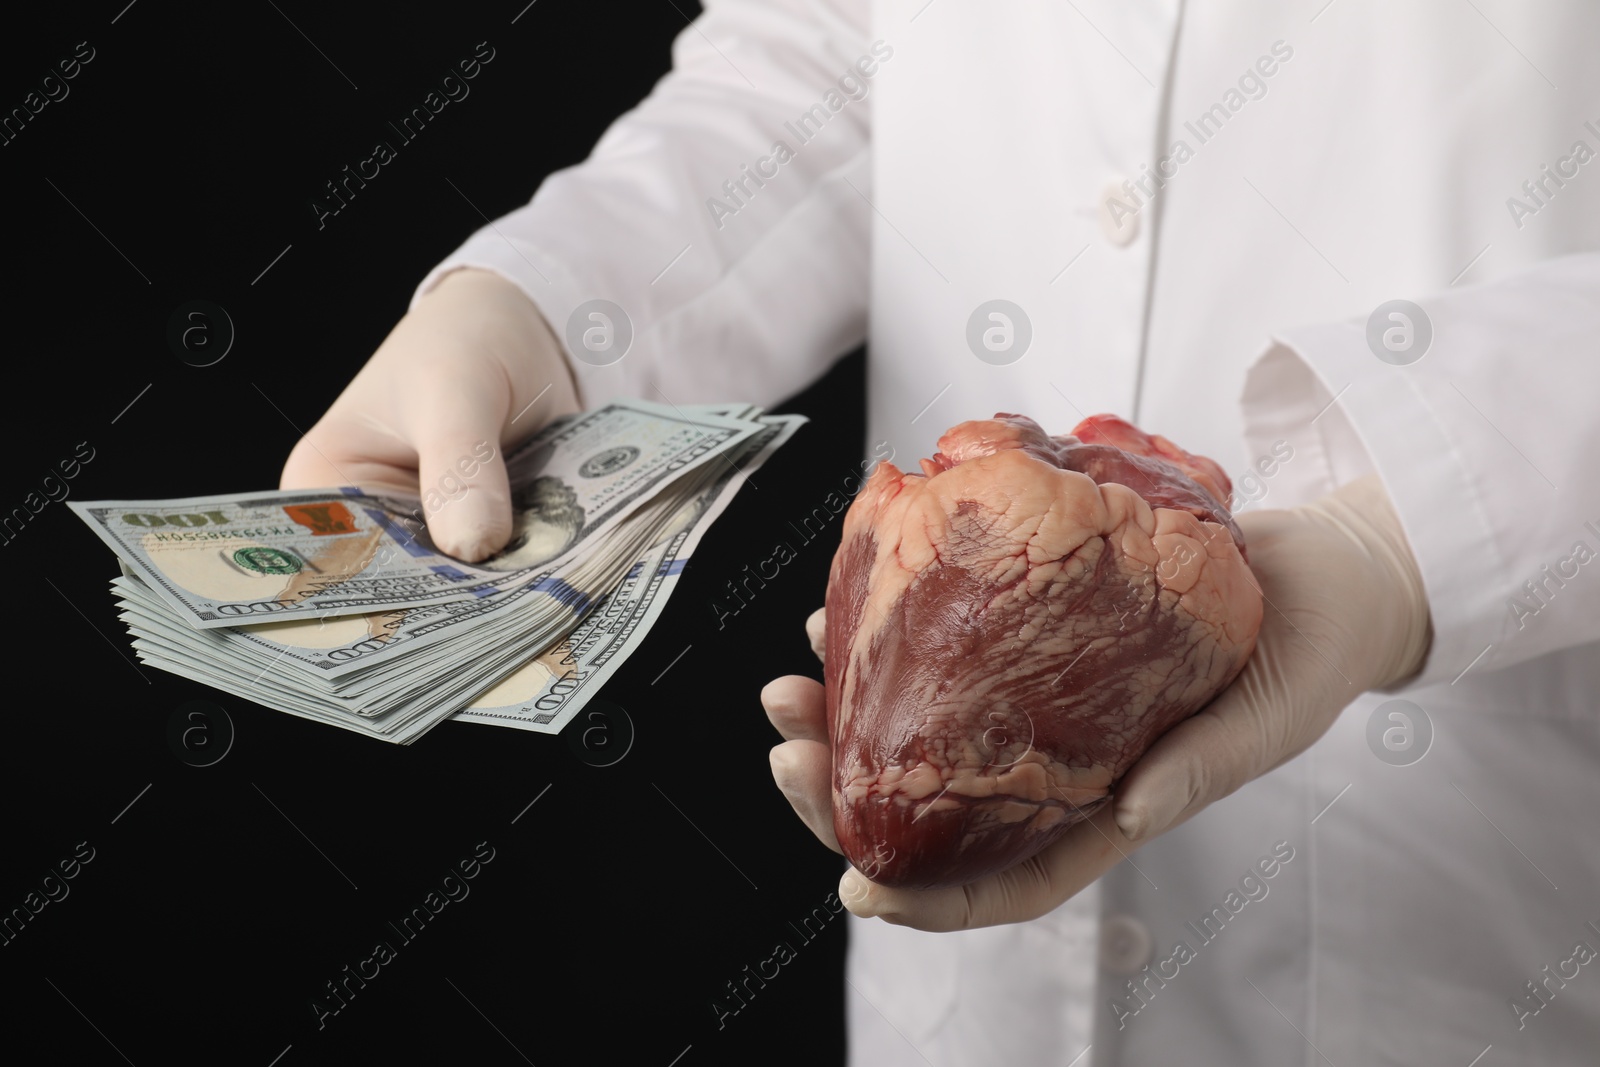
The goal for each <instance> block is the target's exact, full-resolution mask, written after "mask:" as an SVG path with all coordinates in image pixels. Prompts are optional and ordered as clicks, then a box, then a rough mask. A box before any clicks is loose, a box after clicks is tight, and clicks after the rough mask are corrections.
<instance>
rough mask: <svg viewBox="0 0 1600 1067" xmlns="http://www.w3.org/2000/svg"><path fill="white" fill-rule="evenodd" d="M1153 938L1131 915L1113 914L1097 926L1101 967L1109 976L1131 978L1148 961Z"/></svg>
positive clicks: (1153, 942) (1153, 941) (1153, 944)
mask: <svg viewBox="0 0 1600 1067" xmlns="http://www.w3.org/2000/svg"><path fill="white" fill-rule="evenodd" d="M1154 947H1155V939H1154V938H1152V937H1151V936H1150V931H1149V929H1148V928H1147V927H1146V926H1145V924H1144V923H1142V922H1140V921H1139V920H1138V919H1135V918H1134V917H1133V916H1131V915H1113V916H1111V917H1109V918H1108V919H1106V921H1105V922H1104V923H1103V924H1101V927H1100V966H1101V967H1102V968H1104V969H1105V970H1107V971H1110V972H1111V973H1112V974H1116V975H1122V976H1124V977H1126V976H1128V975H1134V974H1138V973H1139V968H1141V967H1143V966H1144V965H1145V964H1147V963H1149V962H1150V953H1151V950H1152V949H1153V948H1154Z"/></svg>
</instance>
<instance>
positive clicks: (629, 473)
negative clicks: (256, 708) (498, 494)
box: [70, 401, 805, 744]
mask: <svg viewBox="0 0 1600 1067" xmlns="http://www.w3.org/2000/svg"><path fill="white" fill-rule="evenodd" d="M804 421H805V419H804V418H803V417H801V416H796V415H778V416H764V415H761V414H760V411H759V409H757V408H753V407H749V406H747V405H739V404H733V405H696V406H688V407H683V408H678V407H662V406H658V405H655V404H649V403H645V402H643V401H618V402H614V403H611V404H607V405H606V406H604V407H601V408H598V409H596V410H593V411H588V412H583V413H580V414H575V415H569V416H566V417H564V418H561V419H558V420H556V421H555V422H552V423H551V424H550V425H548V426H546V427H545V428H544V429H543V430H541V431H539V432H538V433H537V434H535V435H534V436H533V437H531V438H529V439H528V440H527V441H526V442H524V443H523V444H522V445H521V446H519V447H518V448H517V450H516V451H515V452H513V453H511V454H510V455H508V456H507V458H506V466H507V470H508V473H509V475H510V486H511V494H512V502H513V505H514V518H513V524H514V530H513V533H512V537H511V540H510V543H509V544H508V545H507V546H506V548H505V549H504V550H503V551H501V552H500V553H499V554H497V555H496V556H493V557H491V558H490V559H487V560H483V561H481V562H479V563H477V564H468V563H464V562H462V561H460V560H457V559H452V558H451V557H449V556H447V555H445V554H444V553H443V552H441V551H440V550H439V549H438V548H437V547H436V546H435V545H433V543H432V542H431V541H430V540H429V538H428V533H427V529H426V527H425V525H424V522H423V518H422V516H423V507H422V502H421V501H420V500H418V499H415V498H412V497H406V496H402V495H399V494H394V493H389V492H382V493H378V492H373V493H367V492H362V491H361V490H360V489H357V488H354V487H345V488H340V489H329V490H326V491H315V490H289V491H276V492H263V493H248V494H236V495H231V496H218V497H211V498H191V499H183V500H164V501H160V500H157V501H90V502H82V503H80V502H76V501H74V502H71V503H70V506H71V507H72V509H73V511H75V512H76V513H77V514H78V515H79V516H80V517H81V518H82V519H83V520H84V521H85V522H86V523H88V524H89V526H90V527H91V528H92V529H93V530H94V531H95V532H96V533H97V534H98V535H99V536H100V537H101V539H102V540H104V541H105V542H106V543H107V544H108V545H110V546H111V548H112V549H113V550H114V551H115V552H116V553H117V556H118V558H119V559H120V560H121V562H122V568H123V574H122V577H120V578H117V579H116V580H114V581H113V582H112V588H113V590H114V592H115V593H116V594H117V596H118V597H119V598H120V599H119V607H120V608H121V610H122V615H121V617H122V619H123V621H124V622H125V623H127V625H128V629H129V631H130V633H131V634H132V635H133V637H134V648H135V649H136V650H137V652H138V654H139V657H140V659H142V660H143V661H144V662H146V663H149V664H150V665H152V666H154V667H158V668H160V669H162V670H166V671H170V672H172V673H174V674H180V675H183V676H184V677H187V678H191V679H194V680H196V681H201V682H204V683H206V684H208V685H213V686H216V687H217V688H219V689H223V690H225V691H227V692H230V693H233V694H235V695H237V696H241V697H244V698H245V699H247V700H253V701H256V702H257V703H261V704H265V705H267V706H268V707H272V708H276V709H278V710H280V711H286V712H289V713H290V714H293V715H300V716H303V717H306V718H311V719H316V720H318V721H321V722H327V723H330V724H332V725H335V726H342V727H344V728H346V729H351V730H356V731H358V732H361V733H365V734H368V735H369V736H373V737H380V738H382V739H384V740H387V741H394V742H398V743H401V744H406V743H410V742H411V741H414V740H415V739H416V738H417V737H420V736H421V735H422V734H423V733H424V732H426V731H427V730H428V729H429V728H431V727H432V726H434V725H435V724H436V723H438V722H441V721H443V720H444V719H446V718H449V717H450V716H452V715H455V714H458V713H460V715H461V717H463V718H466V719H469V720H472V721H478V722H489V723H496V724H499V725H506V726H515V727H519V728H523V729H530V730H536V731H539V732H544V733H555V732H558V731H559V730H560V729H561V727H562V726H564V725H565V724H566V723H567V722H568V721H569V720H570V719H571V718H572V717H573V716H574V715H576V714H577V713H578V711H579V710H580V709H581V707H582V706H583V703H584V702H585V701H587V700H588V699H590V698H591V697H592V696H593V694H594V692H595V691H596V690H598V689H599V687H600V685H601V684H602V683H603V682H604V680H605V679H606V678H608V677H609V676H610V675H611V674H612V673H613V672H614V671H615V670H616V669H617V667H618V666H620V664H621V663H622V662H623V661H624V660H625V659H626V658H627V656H628V655H629V654H630V653H631V652H632V650H633V649H634V648H636V647H637V645H638V644H639V642H640V641H641V640H642V639H643V637H644V635H645V633H646V632H647V631H648V629H649V627H650V625H651V624H652V623H653V622H654V621H655V619H656V617H657V616H658V615H659V614H660V612H661V610H662V608H663V607H664V605H665V603H666V600H667V598H668V597H669V596H670V594H671V591H672V588H673V586H674V585H675V584H676V580H677V576H678V574H679V572H681V570H682V568H683V563H684V561H685V560H687V559H688V557H689V555H690V554H691V553H692V552H693V550H694V548H695V546H696V545H697V544H698V543H699V540H700V537H701V535H702V534H703V533H704V531H705V529H706V528H707V527H708V526H709V525H710V523H711V522H712V521H713V520H714V519H715V518H716V516H717V515H718V514H720V513H721V511H722V509H723V508H725V507H726V506H727V504H728V502H729V501H730V500H731V499H732V497H733V495H734V494H735V493H736V492H737V491H738V489H739V487H740V486H741V485H742V484H743V482H744V479H745V478H746V477H747V476H748V475H749V474H750V473H752V472H753V471H754V470H755V469H756V468H757V467H759V466H760V465H761V463H763V462H764V461H765V460H766V458H767V457H768V456H770V455H771V454H772V453H773V452H774V451H775V450H776V449H777V448H778V447H779V446H780V445H782V444H783V442H784V441H786V440H787V439H788V438H789V436H790V435H792V434H793V433H794V431H795V430H796V429H798V428H799V426H800V425H801V424H802V423H803V422H804ZM602 608H603V610H602Z"/></svg>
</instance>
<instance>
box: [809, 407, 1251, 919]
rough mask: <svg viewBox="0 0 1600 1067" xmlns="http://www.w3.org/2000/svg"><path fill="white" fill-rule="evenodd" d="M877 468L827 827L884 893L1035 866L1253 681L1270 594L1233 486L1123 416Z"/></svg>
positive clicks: (833, 656)
mask: <svg viewBox="0 0 1600 1067" xmlns="http://www.w3.org/2000/svg"><path fill="white" fill-rule="evenodd" d="M921 465H922V473H920V474H911V473H906V472H902V471H901V470H899V469H898V468H896V467H895V466H894V465H893V464H890V463H881V464H879V466H878V468H877V470H876V471H874V472H873V475H872V477H871V478H870V479H869V480H868V481H867V484H866V485H865V486H863V487H862V489H861V492H860V493H859V494H858V495H857V496H856V499H855V501H854V503H853V504H852V505H851V507H850V511H849V513H848V514H847V515H846V516H845V521H844V535H843V541H842V543H841V544H840V547H839V551H838V554H837V555H836V556H835V557H834V560H833V569H832V572H831V574H830V576H829V579H828V595H827V609H828V610H827V649H826V653H825V658H826V670H825V676H826V686H827V702H828V727H829V731H830V735H831V737H832V740H833V757H834V783H833V784H834V798H833V800H834V828H835V830H836V831H837V833H838V836H839V844H840V845H841V846H842V847H843V848H844V852H845V855H846V856H847V857H848V858H849V859H850V861H851V863H853V864H854V865H855V866H856V867H857V868H858V869H859V870H861V871H862V873H864V874H866V875H867V876H868V877H869V878H872V879H873V880H874V881H877V882H880V883H883V884H885V885H892V886H906V887H913V888H933V887H937V886H949V885H959V884H963V883H966V882H970V881H973V880H974V879H977V878H979V877H982V876H983V875H985V874H989V873H991V872H994V871H998V870H1002V869H1004V868H1006V867H1009V866H1011V865H1013V864H1016V863H1019V862H1021V861H1022V860H1025V859H1027V858H1028V857H1030V856H1032V855H1034V854H1035V853H1037V852H1038V851H1039V850H1040V849H1042V848H1044V847H1045V846H1046V845H1048V844H1049V843H1050V842H1051V841H1053V840H1055V839H1056V838H1058V837H1059V836H1061V834H1062V833H1063V832H1065V831H1066V830H1067V829H1068V828H1069V827H1071V826H1072V825H1073V824H1074V823H1077V822H1079V821H1081V820H1082V819H1084V818H1086V817H1088V816H1089V815H1090V814H1092V813H1093V812H1094V811H1095V810H1096V809H1098V808H1099V807H1100V806H1101V805H1103V804H1105V803H1106V802H1107V801H1108V800H1109V799H1110V796H1111V791H1112V789H1113V787H1114V786H1115V785H1116V783H1117V781H1118V780H1119V779H1120V778H1121V776H1122V774H1123V772H1124V771H1126V770H1127V769H1128V767H1130V766H1131V765H1132V764H1133V763H1134V761H1135V760H1137V759H1138V757H1139V756H1140V755H1141V754H1143V753H1144V752H1145V750H1146V749H1148V748H1149V747H1150V745H1151V744H1152V743H1153V742H1154V741H1155V739H1156V738H1157V737H1159V736H1160V735H1161V734H1162V733H1163V732H1165V731H1166V730H1167V729H1169V728H1170V727H1171V726H1173V725H1174V724H1175V723H1177V722H1179V721H1180V720H1182V719H1184V718H1186V717H1187V716H1189V715H1192V714H1193V713H1194V712H1196V711H1198V710H1199V709H1200V708H1202V707H1204V706H1205V705H1206V703H1207V702H1209V701H1210V700H1211V699H1212V698H1213V697H1214V696H1215V695H1216V694H1217V693H1218V692H1219V691H1220V690H1222V689H1223V688H1224V687H1225V686H1226V685H1227V684H1228V683H1229V682H1230V681H1232V680H1233V678H1234V676H1235V675H1237V674H1238V672H1239V671H1240V669H1241V668H1243V666H1244V663H1245V660H1246V659H1247V658H1248V657H1249V655H1250V653H1251V651H1252V650H1253V649H1254V647H1255V639H1256V631H1257V630H1258V629H1259V627H1260V625H1261V596H1260V592H1259V589H1258V588H1257V586H1256V584H1255V580H1254V578H1253V576H1252V575H1251V574H1250V569H1249V566H1248V565H1247V563H1246V559H1245V552H1244V538H1243V535H1242V534H1241V533H1240V531H1239V528H1238V526H1237V525H1236V524H1235V523H1234V521H1233V518H1232V516H1230V515H1229V514H1228V511H1227V508H1226V505H1225V502H1226V501H1227V500H1228V498H1229V494H1230V492H1231V485H1230V483H1229V481H1228V477H1227V475H1225V474H1224V473H1223V472H1222V469H1221V468H1220V467H1218V466H1217V465H1216V464H1215V463H1214V462H1212V461H1211V460H1209V459H1206V458H1204V457H1200V456H1192V455H1190V454H1189V453H1187V452H1185V451H1183V450H1182V449H1180V448H1178V447H1177V446H1175V445H1173V444H1172V443H1171V442H1170V441H1168V440H1166V439H1165V438H1162V437H1157V436H1152V435H1147V434H1145V433H1143V432H1141V431H1140V430H1138V429H1137V428H1136V427H1134V426H1132V425H1130V424H1128V423H1127V422H1124V421H1123V420H1121V419H1119V418H1116V417H1115V416H1112V415H1095V416H1092V417H1090V418H1088V419H1085V420H1084V421H1083V422H1082V423H1080V424H1079V425H1078V426H1077V427H1076V428H1075V429H1074V430H1073V432H1072V434H1071V435H1067V436H1059V437H1050V436H1048V435H1047V434H1045V432H1044V431H1043V430H1042V429H1041V428H1040V427H1039V426H1038V424H1037V423H1035V422H1033V420H1031V419H1028V418H1025V417H1023V416H1020V415H1005V414H1000V415H996V416H995V417H994V418H993V419H989V420H982V421H975V422H965V423H962V424H961V425H959V426H957V427H955V428H954V429H952V430H950V431H949V432H948V433H946V434H945V435H944V436H943V437H941V438H940V439H939V451H938V452H937V453H935V454H934V456H933V458H932V459H925V460H922V461H921Z"/></svg>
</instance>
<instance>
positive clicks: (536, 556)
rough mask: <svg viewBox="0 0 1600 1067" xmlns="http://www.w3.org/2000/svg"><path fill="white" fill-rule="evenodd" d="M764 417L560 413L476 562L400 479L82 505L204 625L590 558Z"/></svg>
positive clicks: (120, 551)
mask: <svg viewBox="0 0 1600 1067" xmlns="http://www.w3.org/2000/svg"><path fill="white" fill-rule="evenodd" d="M759 429H760V426H759V424H757V423H754V422H751V421H748V420H744V419H738V418H729V417H726V416H723V415H721V414H718V413H715V412H710V411H703V410H702V411H694V412H692V413H685V412H681V411H678V410H676V409H672V408H664V407H661V406H659V405H656V404H650V403H646V402H643V401H617V402H614V403H611V404H607V405H605V406H604V407H601V408H598V409H596V410H594V411H589V412H584V413H582V414H579V415H573V416H569V417H567V418H564V419H560V420H558V421H556V422H555V423H552V424H551V425H550V426H548V427H546V428H544V429H543V430H541V431H540V432H539V433H537V434H535V435H534V436H533V437H532V438H531V439H529V441H528V442H526V443H525V444H524V445H523V446H521V447H520V448H518V449H517V451H516V452H515V453H513V454H512V456H510V457H509V458H508V460H507V466H508V469H509V471H510V474H511V490H512V500H513V505H514V508H515V530H514V532H513V537H512V542H511V544H510V545H509V546H508V547H507V549H506V550H505V551H504V552H502V553H501V554H500V555H498V556H496V557H494V558H493V559H491V560H486V561H484V562H483V563H482V564H480V565H477V566H473V565H470V564H467V563H463V562H461V561H459V560H456V559H452V558H451V557H449V556H446V555H444V554H443V553H441V552H439V551H438V549H437V548H435V547H434V545H433V544H432V542H431V541H430V540H429V539H428V536H427V530H426V528H425V526H424V524H423V522H422V519H421V516H422V509H421V507H420V505H418V503H417V501H416V500H415V499H411V498H407V497H403V496H398V495H378V494H367V493H363V492H361V491H359V490H356V489H343V490H307V491H280V492H266V493H245V494H235V495H230V496H217V497H191V498H187V499H182V500H154V501H152V500H144V501H127V500H123V501H104V500H102V501H89V502H79V501H69V502H68V506H69V507H71V508H72V510H73V511H74V512H75V513H76V514H77V515H78V516H79V517H80V518H82V519H83V520H84V522H86V523H87V524H88V525H89V527H90V528H91V529H93V530H94V531H95V533H96V534H97V535H99V537H100V538H101V539H102V540H103V541H105V542H106V543H107V544H108V545H110V546H111V548H112V549H113V551H115V552H116V553H117V555H118V556H119V557H121V559H122V560H123V562H124V563H125V564H126V565H127V566H128V567H130V568H131V569H132V570H133V571H134V573H136V574H137V575H138V576H139V577H140V578H141V579H142V580H144V581H145V583H146V584H147V585H148V586H149V587H150V588H151V589H152V590H153V591H154V592H155V594H156V595H157V596H159V597H160V598H161V599H162V600H163V601H164V602H165V603H166V604H167V605H168V606H169V607H171V608H172V609H173V610H174V612H175V613H176V615H177V616H178V618H179V619H181V620H183V621H184V622H187V623H188V624H189V625H191V626H193V627H195V628H197V629H209V628H213V627H225V626H240V625H252V624H256V623H265V622H278V621H285V620H288V619H294V618H305V619H309V618H318V619H326V618H329V617H335V616H344V615H358V614H372V613H378V612H390V611H397V610H400V609H404V608H412V607H423V606H426V605H433V604H440V603H445V602H450V601H457V600H466V599H470V598H473V597H489V596H492V595H493V594H494V593H495V591H496V589H497V588H500V589H503V588H504V587H505V584H506V583H507V581H514V580H515V578H527V579H532V578H533V577H534V576H535V575H536V574H537V573H538V572H539V569H540V568H544V567H550V566H555V565H557V564H559V563H560V562H563V561H565V560H569V559H573V558H576V557H578V556H579V555H581V554H582V553H583V552H585V551H586V550H587V549H588V548H589V547H590V546H592V545H593V544H594V543H595V542H596V541H597V539H598V538H600V537H601V535H603V534H605V533H607V532H609V531H610V530H612V529H613V528H615V527H617V526H618V525H619V524H620V523H622V522H624V521H625V520H626V519H627V517H628V516H629V514H631V513H632V512H633V511H634V510H635V509H636V508H637V507H638V506H639V505H640V504H641V503H642V502H644V501H647V500H649V499H651V498H652V497H653V496H655V495H656V494H659V493H660V492H662V491H663V490H664V489H665V487H666V486H667V485H670V484H672V483H673V482H675V481H676V480H677V479H679V478H681V477H683V476H684V475H685V474H687V473H688V472H690V471H693V470H695V469H697V468H698V467H700V466H701V465H703V464H704V463H707V462H710V461H712V460H714V459H715V458H716V457H718V456H720V455H722V454H723V453H724V452H726V451H728V450H731V449H736V448H738V447H739V446H740V445H742V444H743V443H744V442H745V441H747V440H749V438H750V437H751V436H752V435H753V434H755V433H756V432H757V431H758V430H759ZM514 576H515V577H514Z"/></svg>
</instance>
